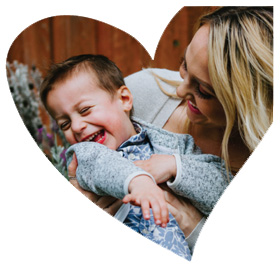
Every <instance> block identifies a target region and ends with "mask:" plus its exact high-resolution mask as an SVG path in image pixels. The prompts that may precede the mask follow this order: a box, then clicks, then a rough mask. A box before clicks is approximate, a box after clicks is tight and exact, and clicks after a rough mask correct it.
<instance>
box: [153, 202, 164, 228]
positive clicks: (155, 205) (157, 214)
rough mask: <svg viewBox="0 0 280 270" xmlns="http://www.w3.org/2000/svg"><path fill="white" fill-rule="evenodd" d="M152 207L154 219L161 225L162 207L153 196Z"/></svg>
mask: <svg viewBox="0 0 280 270" xmlns="http://www.w3.org/2000/svg"><path fill="white" fill-rule="evenodd" d="M151 207H152V210H153V215H154V221H155V223H156V224H157V225H160V224H161V223H162V217H161V208H160V204H159V202H158V200H156V199H155V198H153V199H152V200H151Z"/></svg>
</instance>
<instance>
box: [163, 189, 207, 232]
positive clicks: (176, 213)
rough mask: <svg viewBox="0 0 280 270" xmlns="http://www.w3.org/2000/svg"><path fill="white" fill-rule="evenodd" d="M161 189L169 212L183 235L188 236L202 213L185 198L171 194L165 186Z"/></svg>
mask: <svg viewBox="0 0 280 270" xmlns="http://www.w3.org/2000/svg"><path fill="white" fill-rule="evenodd" d="M163 189H164V196H165V199H166V201H167V203H168V209H169V211H170V213H171V214H172V215H173V217H174V218H175V219H176V221H177V222H178V224H179V227H180V228H181V230H182V231H183V233H184V234H185V237H188V236H189V235H190V234H191V232H192V231H193V230H194V228H195V227H196V226H197V224H198V223H199V221H200V220H201V219H202V217H203V215H202V214H201V213H200V212H199V211H198V210H197V209H196V208H195V207H194V206H193V205H192V204H191V203H190V202H189V201H188V200H187V199H186V198H183V197H180V196H178V195H175V194H173V192H172V191H171V190H168V187H166V186H164V187H163Z"/></svg>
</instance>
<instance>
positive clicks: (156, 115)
mask: <svg viewBox="0 0 280 270" xmlns="http://www.w3.org/2000/svg"><path fill="white" fill-rule="evenodd" d="M152 72H154V73H155V74H157V75H159V76H161V77H163V78H165V79H168V80H172V81H182V78H181V77H180V74H179V72H178V71H171V70H167V69H159V68H153V69H151V68H149V69H143V70H141V71H139V72H136V73H133V74H132V75H129V76H127V77H126V78H125V84H126V86H127V87H128V88H129V90H130V91H131V93H132V95H133V108H134V109H133V116H135V117H137V118H140V119H143V120H145V121H146V122H148V123H151V124H154V125H156V126H158V127H161V128H162V127H163V126H164V124H165V123H166V121H167V120H168V118H169V117H170V115H171V114H172V113H173V111H174V110H175V109H176V107H177V106H178V105H179V104H180V102H181V100H180V99H175V98H171V97H169V96H167V95H165V94H164V93H163V92H162V91H161V90H160V88H159V87H158V85H157V82H156V80H155V78H154V76H153V74H152ZM159 81H160V84H161V86H162V87H163V88H164V89H165V90H166V91H167V92H169V93H172V94H174V93H176V87H174V86H172V85H170V84H167V83H166V82H163V81H162V80H159Z"/></svg>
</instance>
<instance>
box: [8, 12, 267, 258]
mask: <svg viewBox="0 0 280 270" xmlns="http://www.w3.org/2000/svg"><path fill="white" fill-rule="evenodd" d="M208 9H209V8H208ZM210 9H213V10H215V9H216V8H210ZM203 11H204V8H203V7H191V8H187V7H185V8H183V9H182V10H181V11H180V12H179V13H178V14H177V15H176V16H175V17H174V19H173V20H172V21H171V22H170V24H169V25H168V27H167V29H166V31H165V32H164V34H163V35H162V38H161V41H160V43H159V46H158V48H157V53H156V57H155V59H154V60H153V61H152V60H151V58H150V57H149V56H148V54H147V52H146V51H145V49H143V48H142V46H141V44H139V43H138V42H137V41H136V40H135V39H134V38H133V37H131V36H129V35H127V34H126V33H124V32H122V31H121V30H119V29H116V28H114V27H111V26H109V25H107V24H104V23H102V22H99V21H96V20H92V19H87V18H84V17H79V16H56V17H51V18H47V19H44V20H42V21H39V22H37V23H35V24H33V25H32V26H30V27H29V28H27V29H26V30H24V31H23V32H22V33H21V34H20V35H19V36H18V37H17V39H16V40H15V42H14V43H13V45H12V46H11V49H10V51H9V54H8V58H7V60H8V64H7V68H8V80H9V85H10V90H11V92H12V94H13V97H14V100H15V103H16V105H17V108H18V110H19V112H20V115H21V117H22V118H23V121H24V123H25V124H26V126H27V128H28V130H29V132H30V133H31V135H32V136H33V138H34V139H35V140H36V141H37V143H38V144H39V145H40V147H41V149H42V150H43V151H44V153H45V154H46V156H47V157H48V158H49V159H50V160H51V161H52V163H53V164H54V165H55V167H56V168H57V169H58V170H59V171H60V172H62V174H64V175H65V176H66V177H67V176H68V174H67V172H66V165H65V160H64V154H65V150H66V148H67V147H68V144H67V143H66V142H65V136H64V135H63V134H62V132H61V131H59V130H58V129H57V126H56V124H55V122H53V121H52V119H51V118H49V115H48V114H46V112H45V111H44V108H43V107H40V103H39V102H38V97H39V95H38V90H39V88H40V85H41V83H42V77H45V75H46V74H47V73H46V68H47V67H48V66H49V65H50V64H51V63H52V62H53V63H57V62H61V61H63V60H64V59H67V58H69V57H70V56H72V55H79V54H84V53H87V54H89V53H94V54H104V55H107V56H108V57H109V58H110V59H112V60H113V61H114V62H115V63H116V64H117V65H118V66H119V67H120V69H121V70H122V72H123V74H124V76H125V77H126V83H127V85H132V88H134V86H133V83H134V82H135V78H133V77H131V76H128V75H130V74H132V73H136V72H137V71H139V70H141V69H142V68H149V69H147V70H145V72H146V71H149V76H150V77H145V78H144V79H143V77H141V76H142V75H141V76H140V78H136V79H137V80H138V82H139V80H140V81H142V80H144V81H145V82H147V81H149V79H151V76H154V77H152V79H153V80H154V82H155V83H156V84H157V85H158V86H159V88H163V89H164V90H165V89H166V88H167V89H168V87H170V88H169V89H168V93H167V94H165V93H164V94H163V95H165V96H167V97H168V98H167V99H166V100H164V101H163V102H164V104H166V103H168V102H169V100H170V99H172V98H173V97H169V96H168V95H169V94H170V93H172V94H174V93H173V92H174V89H175V90H176V88H174V87H175V86H174V85H171V83H170V82H171V81H172V82H174V81H176V82H177V81H180V82H181V79H180V77H178V72H174V70H177V69H178V68H179V66H180V58H181V57H183V58H184V59H183V63H184V65H185V64H186V63H185V62H186V59H185V58H188V59H189V57H188V55H186V54H185V51H184V48H185V47H186V45H187V44H189V43H190V41H191V39H192V36H193V34H194V33H195V32H194V31H189V29H190V28H191V29H193V26H194V22H195V21H197V18H198V17H199V16H200V15H201V14H202V12H203ZM190 15H191V16H190ZM88 26H89V29H90V30H91V31H93V29H94V30H96V32H95V33H94V35H93V36H95V39H94V38H92V37H91V35H88V34H87V33H88V32H87V31H88V30H87V27H88ZM179 26H181V27H179ZM42 29H43V34H42V35H39V34H38V33H41V32H42ZM174 29H176V31H178V32H176V31H174ZM177 29H180V30H177ZM182 33H188V34H187V35H182ZM182 36H183V37H184V39H180V37H182ZM80 37H83V38H80ZM87 39H89V41H88V40H87ZM30 40H31V41H33V42H30ZM47 40H48V41H47ZM90 40H91V42H90ZM108 40H109V41H108ZM170 41H172V42H170ZM27 42H29V44H30V45H31V46H30V47H28V48H29V49H30V51H28V50H25V51H24V53H22V51H20V50H19V49H18V48H20V47H21V46H22V44H25V43H27ZM43 44H46V45H47V46H45V47H44V46H43ZM69 44H70V46H69ZM92 44H94V46H91V45H92ZM33 45H34V47H32V46H33ZM87 46H88V47H87ZM127 46H129V47H130V48H132V50H131V51H130V50H127V49H126V48H127ZM36 47H37V48H38V49H36ZM193 47H195V48H197V47H196V46H193ZM63 48H67V50H63ZM39 52H40V53H39ZM42 52H43V53H42ZM44 52H45V53H44ZM166 52H168V53H166ZM44 54H45V56H44ZM170 54H172V55H175V57H174V58H171V57H170ZM135 55H137V56H138V57H139V58H138V59H137V58H136V57H134V56H135ZM127 57H128V59H131V58H133V62H132V65H127ZM201 57H202V56H201ZM135 58H136V59H135ZM14 59H17V60H18V62H13V60H14ZM191 60H192V59H190V60H187V61H191ZM29 61H30V62H29ZM129 62H131V61H129ZM22 63H24V64H22ZM26 64H27V65H26ZM184 65H183V67H184ZM156 68H157V69H156ZM163 68H168V69H169V70H173V72H172V74H171V73H169V71H165V70H164V72H163V71H162V69H163ZM143 72H144V71H143ZM162 72H163V73H162ZM181 72H182V71H181ZM190 73H191V72H190ZM162 74H164V76H163V75H162ZM138 75H139V74H138ZM168 76H170V77H168ZM183 79H184V80H185V78H184V76H183ZM196 83H197V82H196ZM138 85H139V84H138ZM201 85H202V86H203V85H204V87H205V84H204V83H202V84H201ZM176 87H177V86H176ZM129 88H131V87H129ZM135 88H136V87H135ZM149 90H150V89H149ZM200 90H201V89H200ZM131 91H132V92H133V91H135V90H134V89H131ZM195 91H198V90H195ZM200 92H201V93H197V92H196V94H197V95H200V98H201V99H205V100H206V99H210V98H212V97H211V94H209V92H207V91H205V89H204V91H203V90H201V91H200ZM137 93H139V92H133V96H134V98H135V100H134V101H135V103H136V105H137V106H136V108H135V112H134V114H135V115H136V117H137V116H141V114H142V113H143V112H142V111H141V109H142V108H141V102H142V104H143V102H145V101H147V97H144V98H143V99H144V101H143V100H142V101H141V95H140V97H138V96H137ZM149 95H150V98H151V99H152V100H153V98H152V93H151V92H150V93H149ZM158 95H159V94H158ZM202 95H204V96H202ZM271 95H272V93H271ZM135 96H136V97H135ZM209 96H210V98H209ZM215 98H216V97H215ZM138 101H139V103H137V102H138ZM152 102H153V103H154V105H156V103H155V102H154V101H152ZM172 102H173V100H172ZM180 102H181V100H180ZM173 103H174V104H172V105H168V106H173V107H172V108H173V109H172V108H171V109H170V110H172V111H173V110H174V108H177V106H178V105H179V104H181V103H179V102H178V100H177V99H176V101H174V102H173ZM138 104H139V105H138ZM185 105H186V104H184V106H185ZM270 105H271V106H272V103H271V104H270ZM174 106H175V107H174ZM138 108H139V109H138ZM188 109H189V110H190V111H191V112H192V113H193V114H196V115H199V114H202V113H201V111H200V110H199V106H198V104H197V103H195V102H191V103H188ZM271 110H272V107H271ZM146 112H147V110H146ZM162 113H165V112H164V111H163V112H162ZM30 120H32V121H30ZM145 120H146V119H145ZM168 120H169V123H170V122H171V120H172V118H168ZM150 122H151V121H150ZM140 123H141V124H142V122H141V121H140ZM154 124H157V125H158V126H160V124H159V123H158V122H156V123H154ZM164 124H165V125H166V127H167V128H166V129H167V130H170V131H174V130H172V126H168V125H167V124H168V121H165V122H164ZM143 126H145V127H146V128H147V129H148V130H149V129H150V128H151V129H153V127H150V126H149V125H148V124H147V125H146V123H144V124H143ZM268 126H269V125H268ZM268 126H267V128H268ZM161 127H162V126H161ZM176 131H177V132H179V131H181V130H179V131H178V130H176ZM51 132H52V133H51ZM95 133H96V132H95ZM179 133H183V132H179ZM245 135H246V134H245ZM168 136H169V133H168ZM181 137H182V136H179V138H181ZM194 137H195V136H194ZM157 138H158V137H157ZM86 139H87V138H86ZM83 140H84V139H83ZM175 140H179V139H178V138H176V139H175ZM195 141H198V142H199V139H197V138H196V137H195ZM235 144H236V145H238V146H239V147H241V146H242V145H241V144H240V142H239V141H238V140H236V141H235ZM155 145H156V146H161V144H160V142H156V144H155ZM198 145H199V146H200V148H201V149H202V150H203V152H206V153H207V151H205V150H204V148H203V144H201V143H198ZM165 147H166V146H165ZM247 147H248V148H249V146H247ZM205 149H206V148H205ZM241 149H242V148H241ZM243 149H244V148H243ZM79 151H82V150H76V149H75V152H76V154H77V156H78V163H79V165H80V162H83V161H80V160H79V156H80V155H82V154H81V153H83V152H81V153H80V152H79ZM161 151H162V150H161ZM161 151H159V152H153V153H160V154H163V152H161ZM241 152H242V151H241ZM249 152H250V151H249V150H248V152H246V151H244V152H242V154H243V157H242V158H241V160H243V162H242V164H243V163H244V161H245V160H246V158H245V157H248V156H249ZM68 153H69V152H68ZM174 153H176V152H174ZM174 153H170V152H168V154H174ZM239 153H240V152H239ZM184 154H187V153H184ZM196 154H197V153H196ZM198 154H200V153H198ZM209 154H213V153H211V151H210V153H209ZM108 155H109V154H108ZM225 157H226V156H225ZM99 158H100V156H98V158H96V157H95V158H94V159H99ZM196 158H197V156H196ZM204 158H207V160H208V159H209V158H210V156H209V155H208V156H204ZM108 159H109V156H106V159H105V160H108ZM81 160H82V159H81ZM113 160H116V157H115V156H113V159H112V162H114V161H113ZM85 162H86V161H85ZM181 162H182V161H181V160H178V159H176V164H177V170H178V166H179V165H178V164H181ZM200 162H201V161H200ZM207 162H209V160H208V161H207ZM211 162H213V163H214V164H215V166H217V165H216V164H217V162H218V163H219V162H220V161H217V160H215V159H214V160H213V161H211ZM215 162H216V163H215ZM227 165H228V164H227V163H226V165H223V166H225V168H226V166H227ZM235 165H236V164H234V165H233V166H231V168H236V167H238V168H240V167H241V166H240V162H239V163H238V162H237V165H236V166H235ZM120 166H121V165H120ZM124 166H125V167H126V166H128V165H127V164H125V165H124ZM194 166H195V167H194V168H196V170H197V167H196V166H197V165H194ZM223 166H220V167H219V169H221V167H223ZM118 168H122V167H118ZM194 168H193V169H194ZM210 168H211V167H210ZM85 169H86V168H85ZM227 171H228V170H227ZM232 171H234V170H232ZM237 171H238V170H237ZM234 172H236V171H234ZM114 173H115V172H114ZM177 173H178V171H177ZM180 173H181V172H180ZM104 175H105V176H106V177H107V175H106V174H104ZM141 175H143V173H142V174H141ZM152 175H153V174H152ZM105 176H104V177H105ZM153 176H154V175H153ZM79 177H80V178H81V179H82V178H83V177H84V176H83V173H81V174H80V175H79V176H78V174H77V178H78V180H79ZM149 177H150V176H149ZM212 177H214V176H213V175H212ZM215 177H217V176H216V175H215ZM223 177H224V178H223V180H225V183H227V182H226V181H227V180H229V179H228V177H229V175H228V174H224V175H223ZM155 178H156V177H155ZM156 181H157V183H159V181H160V180H158V179H156ZM176 181H177V182H178V180H177V178H176V179H175V180H174V183H177V182H176ZM84 184H85V185H86V186H87V188H88V189H89V188H90V187H89V186H90V183H88V181H87V180H84ZM80 185H82V184H81V183H80ZM172 185H173V181H172V182H170V185H169V187H172ZM225 186H227V184H226V185H225ZM98 188H100V187H99V186H98ZM177 188H178V187H177ZM104 189H106V188H104ZM224 189H225V187H222V191H220V193H219V196H220V195H221V194H222V193H223V191H224ZM128 190H129V189H128ZM91 191H97V190H96V189H94V187H93V190H91ZM173 191H174V192H176V191H177V192H179V191H180V188H179V190H176V189H175V190H173ZM102 192H104V190H103V191H102ZM102 192H101V193H102ZM106 192H107V191H105V194H106ZM179 194H180V195H183V196H184V194H182V193H180V192H179ZM106 195H114V194H110V193H109V192H108V193H107V194H106ZM118 196H121V195H118ZM118 196H117V195H116V197H118ZM191 196H194V197H191V198H189V199H191V200H192V204H194V205H196V203H197V205H196V206H197V208H198V209H199V210H200V211H201V212H203V214H204V215H208V214H209V212H207V211H208V210H205V208H204V207H203V206H201V205H200V204H201V203H202V202H201V201H199V200H198V201H196V198H195V196H196V194H194V195H191ZM186 197H187V196H186ZM118 198H119V197H118ZM131 202H133V201H131ZM135 203H136V201H135ZM213 206H214V205H212V206H211V208H213ZM204 211H205V212H204ZM134 214H135V213H134ZM175 222H176V221H175ZM149 226H151V225H149ZM157 233H158V234H159V233H160V232H157ZM154 234H155V233H154ZM185 235H186V234H185ZM153 237H154V236H153ZM183 237H184V236H183ZM151 240H154V239H151ZM165 245H167V244H166V243H165V244H162V246H164V247H166V246H165ZM172 245H175V244H174V243H172ZM177 248H178V246H177V247H176V249H177ZM170 250H172V248H171V249H170ZM172 251H174V250H172ZM177 254H178V253H177ZM179 255H180V254H179ZM187 259H188V260H189V259H190V256H187Z"/></svg>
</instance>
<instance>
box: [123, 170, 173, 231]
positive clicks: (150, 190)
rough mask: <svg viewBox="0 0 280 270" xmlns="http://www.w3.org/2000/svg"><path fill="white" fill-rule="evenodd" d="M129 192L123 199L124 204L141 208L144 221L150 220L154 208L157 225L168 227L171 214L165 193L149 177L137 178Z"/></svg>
mask: <svg viewBox="0 0 280 270" xmlns="http://www.w3.org/2000/svg"><path fill="white" fill-rule="evenodd" d="M128 191H129V193H130V194H128V195H126V196H125V197H124V198H123V202H124V203H131V204H133V205H136V206H141V209H142V212H143V216H144V219H150V208H152V210H153V215H154V220H155V223H156V224H157V225H161V227H166V224H167V222H168V221H169V213H168V208H167V203H166V201H165V198H164V193H163V191H162V190H161V189H160V188H159V187H158V186H157V185H156V184H155V183H154V182H153V180H152V179H151V178H150V177H149V176H147V175H139V176H137V177H135V178H134V179H133V180H132V181H131V182H130V183H129V186H128Z"/></svg>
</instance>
